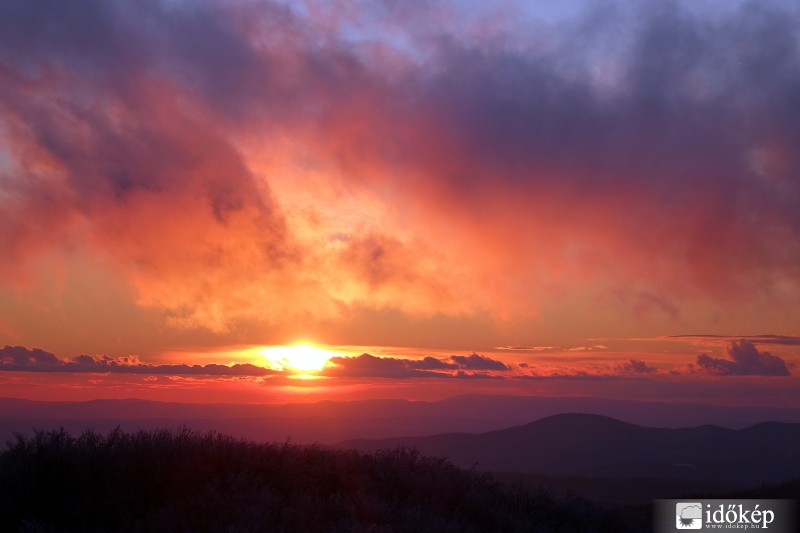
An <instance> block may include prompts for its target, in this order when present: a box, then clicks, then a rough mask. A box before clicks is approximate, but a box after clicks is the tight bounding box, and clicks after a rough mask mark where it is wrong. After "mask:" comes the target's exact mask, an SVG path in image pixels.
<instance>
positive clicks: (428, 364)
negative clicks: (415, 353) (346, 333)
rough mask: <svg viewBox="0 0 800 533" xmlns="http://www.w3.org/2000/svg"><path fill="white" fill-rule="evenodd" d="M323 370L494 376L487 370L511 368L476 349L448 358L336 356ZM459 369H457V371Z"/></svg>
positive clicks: (361, 374) (361, 373) (394, 375)
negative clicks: (478, 352)
mask: <svg viewBox="0 0 800 533" xmlns="http://www.w3.org/2000/svg"><path fill="white" fill-rule="evenodd" d="M330 362H331V363H333V364H334V365H336V366H328V367H325V368H324V369H323V373H324V374H326V375H330V376H348V377H387V378H419V377H445V378H449V377H456V378H467V377H470V378H472V377H480V376H483V377H491V376H492V375H491V374H487V371H509V370H511V369H510V368H509V367H508V366H506V365H505V364H503V363H502V362H500V361H497V360H495V359H491V358H489V357H485V356H482V355H478V354H476V353H473V354H471V355H468V356H459V355H451V356H450V357H447V358H443V359H442V358H436V357H430V356H428V357H425V358H423V359H410V358H398V357H376V356H374V355H371V354H368V353H363V354H361V355H359V356H357V357H332V358H331V359H330ZM455 370H457V372H454V371H455Z"/></svg>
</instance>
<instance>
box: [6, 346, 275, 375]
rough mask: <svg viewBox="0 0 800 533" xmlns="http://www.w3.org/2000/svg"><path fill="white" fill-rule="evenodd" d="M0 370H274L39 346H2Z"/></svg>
mask: <svg viewBox="0 0 800 533" xmlns="http://www.w3.org/2000/svg"><path fill="white" fill-rule="evenodd" d="M0 371H10V372H76V373H102V374H159V375H204V376H269V375H273V374H278V372H277V371H275V370H272V369H269V368H263V367H260V366H256V365H251V364H249V363H246V364H234V365H231V366H227V365H218V364H208V365H187V364H177V365H154V364H147V363H142V362H140V361H139V359H138V358H137V357H119V358H112V357H108V356H105V355H104V356H99V357H92V356H90V355H79V356H77V357H75V358H73V359H72V360H68V359H60V358H58V357H56V356H55V355H54V354H52V353H50V352H46V351H44V350H41V349H39V348H33V349H28V348H25V347H24V346H5V347H4V348H0Z"/></svg>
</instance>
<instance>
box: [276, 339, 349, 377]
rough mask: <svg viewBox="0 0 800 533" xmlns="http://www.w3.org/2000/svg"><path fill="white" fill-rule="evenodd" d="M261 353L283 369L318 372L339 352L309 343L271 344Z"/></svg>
mask: <svg viewBox="0 0 800 533" xmlns="http://www.w3.org/2000/svg"><path fill="white" fill-rule="evenodd" d="M261 355H263V356H264V357H265V358H266V359H267V360H268V361H269V362H270V363H271V364H272V365H273V366H277V367H279V368H280V369H281V370H294V371H297V372H318V371H320V370H322V367H324V366H325V363H327V362H328V359H330V358H331V357H333V356H335V355H338V354H337V353H336V352H331V351H329V350H324V349H322V348H317V347H315V346H309V345H308V344H296V345H293V346H270V347H269V348H264V349H263V350H261Z"/></svg>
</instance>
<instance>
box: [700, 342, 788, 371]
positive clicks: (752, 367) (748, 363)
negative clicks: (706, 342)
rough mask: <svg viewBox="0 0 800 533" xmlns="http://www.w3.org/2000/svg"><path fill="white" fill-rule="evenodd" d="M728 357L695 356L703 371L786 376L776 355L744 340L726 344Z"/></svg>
mask: <svg viewBox="0 0 800 533" xmlns="http://www.w3.org/2000/svg"><path fill="white" fill-rule="evenodd" d="M728 357H729V358H730V359H718V358H715V357H711V356H710V355H708V354H704V353H702V354H700V355H698V356H697V366H699V367H700V368H701V369H702V370H703V371H704V372H707V373H709V374H714V375H719V376H788V375H789V374H790V372H789V369H788V368H786V363H785V362H784V361H783V359H781V358H780V357H778V356H777V355H772V354H771V353H769V352H759V351H758V349H757V348H756V347H755V345H754V344H752V343H751V342H748V341H746V340H739V341H733V342H731V344H730V345H729V346H728Z"/></svg>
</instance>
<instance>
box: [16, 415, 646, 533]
mask: <svg viewBox="0 0 800 533" xmlns="http://www.w3.org/2000/svg"><path fill="white" fill-rule="evenodd" d="M0 521H2V524H0V525H2V527H0V529H3V530H29V531H109V530H111V531H231V532H234V531H298V532H301V531H302V532H306V531H340V532H346V531H374V532H389V531H418V532H422V531H459V532H460V531H587V532H588V531H628V530H630V531H637V530H639V529H640V528H641V524H632V523H630V521H629V519H628V518H627V517H625V516H623V515H620V514H619V513H618V512H614V511H613V510H610V509H604V508H600V507H597V506H594V505H592V504H590V503H589V502H587V501H585V500H580V499H577V498H568V499H563V498H562V499H559V498H555V497H553V496H551V495H550V494H548V493H546V492H543V491H536V492H534V491H529V490H526V489H524V488H522V487H507V486H504V485H500V484H498V483H496V482H495V481H493V480H492V478H491V477H490V476H489V475H487V474H480V473H477V472H474V471H467V470H462V469H459V468H457V467H455V466H453V465H452V464H451V463H450V462H448V461H446V460H444V459H439V458H430V457H425V456H422V455H420V454H419V453H418V452H417V451H416V450H409V449H404V448H398V449H394V450H381V451H378V452H375V453H371V454H363V453H359V452H356V451H354V450H333V449H324V448H321V447H319V446H300V445H295V444H290V443H286V444H257V443H253V442H248V441H243V440H237V439H234V438H232V437H229V436H226V435H220V434H217V433H214V432H210V433H205V434H201V433H196V432H193V431H191V430H189V429H186V428H182V429H178V430H170V429H163V430H157V431H139V432H137V433H125V432H122V431H120V430H119V429H117V430H115V431H112V432H111V433H110V434H108V435H107V436H103V435H99V434H97V433H95V432H94V431H92V430H87V431H85V432H84V433H83V434H82V435H80V436H79V437H77V438H75V437H73V436H71V435H69V434H68V433H67V432H65V431H64V430H63V429H62V430H60V431H49V432H44V431H37V432H35V433H34V435H33V436H32V437H23V436H17V437H16V440H15V441H14V442H10V443H8V447H7V450H6V451H5V452H4V453H2V455H0Z"/></svg>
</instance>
